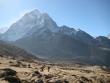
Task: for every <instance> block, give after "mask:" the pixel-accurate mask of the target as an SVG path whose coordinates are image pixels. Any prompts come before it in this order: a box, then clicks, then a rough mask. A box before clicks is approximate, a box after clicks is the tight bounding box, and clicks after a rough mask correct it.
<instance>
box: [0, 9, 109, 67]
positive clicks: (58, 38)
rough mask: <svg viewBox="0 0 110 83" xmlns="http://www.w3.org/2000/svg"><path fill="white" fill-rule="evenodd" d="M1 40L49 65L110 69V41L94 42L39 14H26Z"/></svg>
mask: <svg viewBox="0 0 110 83" xmlns="http://www.w3.org/2000/svg"><path fill="white" fill-rule="evenodd" d="M1 40H3V41H6V42H11V43H12V44H14V45H16V46H18V47H20V48H22V49H25V50H27V51H28V52H30V53H32V54H33V55H35V56H37V57H40V58H43V59H47V60H49V61H54V62H55V61H68V62H80V63H86V64H92V65H106V66H110V61H109V60H110V39H109V38H107V37H104V36H99V37H97V38H94V37H92V36H91V35H89V34H88V33H86V32H84V31H82V30H80V29H79V30H75V29H74V28H70V27H68V26H65V25H64V26H61V27H59V26H58V25H57V24H56V23H55V22H54V21H53V20H52V19H51V17H50V16H49V15H48V14H46V13H41V12H39V11H38V10H34V11H31V12H29V13H26V14H25V15H24V16H23V17H22V18H21V19H20V20H18V21H17V22H15V23H14V24H12V26H11V27H10V28H9V30H8V31H7V32H5V33H4V34H3V35H2V36H1ZM38 55H39V56H38Z"/></svg>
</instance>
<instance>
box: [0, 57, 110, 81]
mask: <svg viewBox="0 0 110 83" xmlns="http://www.w3.org/2000/svg"><path fill="white" fill-rule="evenodd" d="M0 83H110V71H109V69H108V70H107V68H104V67H103V68H102V67H100V66H80V65H74V66H69V65H63V64H62V65H55V64H46V63H42V62H29V61H23V60H16V59H14V58H4V57H0Z"/></svg>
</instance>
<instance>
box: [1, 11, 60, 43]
mask: <svg viewBox="0 0 110 83" xmlns="http://www.w3.org/2000/svg"><path fill="white" fill-rule="evenodd" d="M40 28H48V29H50V30H51V31H57V28H58V27H57V24H56V23H55V22H54V21H53V20H52V19H51V17H50V16H49V15H48V14H47V13H41V12H39V10H37V9H35V10H33V11H31V12H29V13H26V14H25V15H24V16H23V17H22V18H21V19H20V20H18V21H17V22H15V23H14V24H12V25H11V27H10V28H9V30H8V31H7V32H6V33H5V34H4V36H3V37H2V39H4V40H8V41H15V40H18V39H20V38H22V37H25V36H27V33H30V32H31V33H32V32H34V31H36V30H37V29H40Z"/></svg>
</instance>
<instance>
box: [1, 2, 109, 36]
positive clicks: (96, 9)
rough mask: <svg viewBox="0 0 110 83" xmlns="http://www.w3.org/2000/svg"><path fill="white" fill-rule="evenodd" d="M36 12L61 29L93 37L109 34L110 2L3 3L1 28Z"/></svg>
mask: <svg viewBox="0 0 110 83" xmlns="http://www.w3.org/2000/svg"><path fill="white" fill-rule="evenodd" d="M33 9H38V10H40V11H41V12H47V13H48V14H49V15H50V16H51V17H52V19H53V20H54V21H55V22H56V23H57V24H58V25H59V26H61V25H67V26H70V27H73V28H75V29H79V28H80V29H82V30H84V31H86V32H87V33H89V34H91V35H93V36H98V35H105V36H106V35H107V34H109V33H110V0H0V27H9V26H10V25H11V24H12V23H14V22H15V21H16V20H17V19H19V18H21V17H22V16H23V14H24V13H26V12H29V11H31V10H33ZM0 30H3V29H0Z"/></svg>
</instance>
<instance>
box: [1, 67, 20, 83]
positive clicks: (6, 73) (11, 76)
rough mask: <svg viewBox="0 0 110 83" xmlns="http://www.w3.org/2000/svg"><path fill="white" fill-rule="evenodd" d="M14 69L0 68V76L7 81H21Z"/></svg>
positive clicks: (18, 82) (14, 82) (17, 82)
mask: <svg viewBox="0 0 110 83" xmlns="http://www.w3.org/2000/svg"><path fill="white" fill-rule="evenodd" d="M16 73H17V72H16V71H14V70H12V69H9V68H5V69H1V70H0V78H2V79H3V80H6V81H8V82H9V83H21V81H20V79H19V78H18V77H17V76H16Z"/></svg>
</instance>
